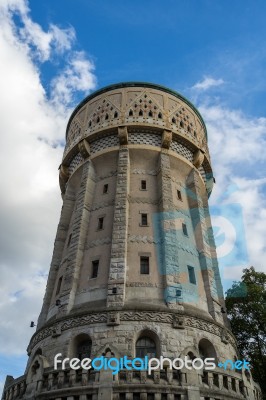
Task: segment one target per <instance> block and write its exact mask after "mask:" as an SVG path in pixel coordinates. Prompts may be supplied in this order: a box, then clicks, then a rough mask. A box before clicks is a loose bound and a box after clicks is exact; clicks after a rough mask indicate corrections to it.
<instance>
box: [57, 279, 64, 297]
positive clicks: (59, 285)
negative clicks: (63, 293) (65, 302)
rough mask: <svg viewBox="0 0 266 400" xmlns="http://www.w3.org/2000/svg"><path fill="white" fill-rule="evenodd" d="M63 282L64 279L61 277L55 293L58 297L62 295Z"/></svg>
mask: <svg viewBox="0 0 266 400" xmlns="http://www.w3.org/2000/svg"><path fill="white" fill-rule="evenodd" d="M62 281H63V277H62V276H60V278H59V279H58V282H57V288H56V293H55V294H56V295H57V294H59V293H60V290H61V286H62Z"/></svg>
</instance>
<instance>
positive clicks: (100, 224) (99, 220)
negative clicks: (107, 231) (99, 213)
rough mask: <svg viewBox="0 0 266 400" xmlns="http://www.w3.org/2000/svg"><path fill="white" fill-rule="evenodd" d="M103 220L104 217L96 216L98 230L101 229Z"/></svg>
mask: <svg viewBox="0 0 266 400" xmlns="http://www.w3.org/2000/svg"><path fill="white" fill-rule="evenodd" d="M103 220H104V217H100V218H98V228H97V229H98V230H101V229H103Z"/></svg>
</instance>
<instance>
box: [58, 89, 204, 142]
mask: <svg viewBox="0 0 266 400" xmlns="http://www.w3.org/2000/svg"><path fill="white" fill-rule="evenodd" d="M126 87H144V88H145V87H146V88H151V89H157V90H161V91H163V92H166V93H169V94H171V95H172V96H175V97H177V98H178V99H180V100H182V101H183V102H184V103H186V104H187V105H188V106H189V107H190V108H191V109H192V110H193V111H194V112H195V113H196V114H197V116H198V117H199V119H200V121H201V122H202V125H203V127H204V132H205V135H206V138H208V135H207V128H206V125H205V122H204V120H203V118H202V116H201V114H200V112H199V111H198V110H197V108H196V107H195V106H194V105H193V104H192V103H191V102H190V101H189V100H188V99H186V98H185V97H184V96H182V95H181V94H180V93H178V92H176V91H174V90H172V89H170V88H168V87H166V86H162V85H158V84H155V83H151V82H120V83H114V84H112V85H108V86H105V87H103V88H101V89H98V90H96V91H95V92H93V93H91V94H89V95H88V96H87V97H85V98H84V99H83V100H82V101H81V102H80V103H79V104H78V106H77V107H76V108H75V109H74V110H73V112H72V114H71V115H70V118H69V121H68V124H67V128H66V133H67V131H68V128H69V125H70V123H71V121H72V119H73V118H74V116H75V115H76V114H77V112H78V111H79V110H80V109H81V108H82V107H83V106H84V105H85V104H86V103H87V102H88V101H90V100H92V99H93V98H94V97H96V96H99V95H101V94H103V93H105V92H108V91H110V90H115V89H120V88H126Z"/></svg>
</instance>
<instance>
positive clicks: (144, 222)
mask: <svg viewBox="0 0 266 400" xmlns="http://www.w3.org/2000/svg"><path fill="white" fill-rule="evenodd" d="M141 225H142V226H147V225H148V214H141Z"/></svg>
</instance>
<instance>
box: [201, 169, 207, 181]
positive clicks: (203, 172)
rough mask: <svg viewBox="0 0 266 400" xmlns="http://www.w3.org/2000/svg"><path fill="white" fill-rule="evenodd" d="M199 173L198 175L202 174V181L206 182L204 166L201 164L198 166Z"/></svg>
mask: <svg viewBox="0 0 266 400" xmlns="http://www.w3.org/2000/svg"><path fill="white" fill-rule="evenodd" d="M199 173H200V175H201V176H202V179H203V180H204V182H205V183H206V180H207V179H206V173H205V171H204V168H203V167H202V166H201V167H199Z"/></svg>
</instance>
